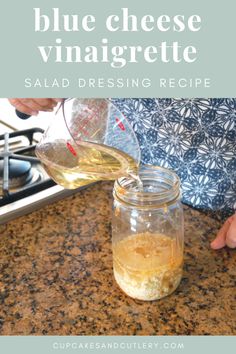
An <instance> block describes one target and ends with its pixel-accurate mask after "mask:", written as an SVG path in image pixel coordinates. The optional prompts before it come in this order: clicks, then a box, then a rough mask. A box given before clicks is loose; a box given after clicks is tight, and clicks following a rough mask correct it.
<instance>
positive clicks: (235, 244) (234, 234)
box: [226, 215, 236, 248]
mask: <svg viewBox="0 0 236 354" xmlns="http://www.w3.org/2000/svg"><path fill="white" fill-rule="evenodd" d="M226 245H227V246H228V247H230V248H236V215H234V216H233V217H232V221H231V223H230V226H229V229H228V232H227V235H226Z"/></svg>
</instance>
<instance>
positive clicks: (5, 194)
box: [0, 128, 55, 206]
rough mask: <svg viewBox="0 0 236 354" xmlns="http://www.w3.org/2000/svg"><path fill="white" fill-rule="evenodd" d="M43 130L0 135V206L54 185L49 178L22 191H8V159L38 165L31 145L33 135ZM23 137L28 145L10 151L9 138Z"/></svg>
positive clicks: (37, 129)
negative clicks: (0, 167) (0, 188)
mask: <svg viewBox="0 0 236 354" xmlns="http://www.w3.org/2000/svg"><path fill="white" fill-rule="evenodd" d="M43 132H44V131H43V129H41V128H31V129H26V130H21V131H16V132H12V133H5V134H2V135H0V141H1V140H3V141H4V147H3V151H2V152H0V162H1V160H2V165H3V168H2V176H1V175H0V178H2V197H0V206H3V205H6V204H9V203H12V202H14V201H16V200H19V199H22V198H24V197H27V196H29V195H33V194H35V193H37V192H40V191H42V190H44V189H46V188H49V187H51V186H54V185H55V182H54V181H53V180H51V179H50V178H49V177H48V178H44V179H43V180H40V181H37V182H34V183H32V184H29V185H27V186H24V187H23V188H22V190H17V191H14V192H11V191H10V188H9V161H10V159H14V160H20V161H28V162H30V163H32V165H33V166H36V165H37V164H38V165H39V164H40V160H39V159H38V158H37V157H36V156H35V145H34V144H33V140H34V134H36V133H41V134H43ZM20 136H24V137H26V138H27V139H28V142H29V145H28V146H26V147H20V148H17V149H14V150H11V149H10V146H9V140H10V139H11V138H15V137H20Z"/></svg>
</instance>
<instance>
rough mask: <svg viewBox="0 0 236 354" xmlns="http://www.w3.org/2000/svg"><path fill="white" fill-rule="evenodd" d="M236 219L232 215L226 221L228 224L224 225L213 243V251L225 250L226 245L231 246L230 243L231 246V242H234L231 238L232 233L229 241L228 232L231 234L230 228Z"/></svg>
mask: <svg viewBox="0 0 236 354" xmlns="http://www.w3.org/2000/svg"><path fill="white" fill-rule="evenodd" d="M234 217H235V216H234V215H232V216H231V217H230V218H228V219H227V220H226V222H225V223H224V225H223V226H222V227H221V229H220V231H219V232H218V234H217V236H216V238H215V239H214V241H212V243H211V248H212V249H214V250H218V249H220V248H223V247H224V246H225V245H226V244H227V246H229V245H228V243H229V244H230V242H232V236H231V235H232V232H231V233H230V238H229V239H228V232H229V229H230V226H231V223H232V221H233V218H234Z"/></svg>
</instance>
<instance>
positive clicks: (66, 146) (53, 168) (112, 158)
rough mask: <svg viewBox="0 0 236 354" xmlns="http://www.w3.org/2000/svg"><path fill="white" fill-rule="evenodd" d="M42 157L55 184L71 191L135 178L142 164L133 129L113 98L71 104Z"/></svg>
mask: <svg viewBox="0 0 236 354" xmlns="http://www.w3.org/2000/svg"><path fill="white" fill-rule="evenodd" d="M36 155H37V156H38V157H39V158H40V160H41V162H42V163H43V165H44V168H45V169H46V171H47V172H48V174H49V175H50V176H51V177H52V179H54V180H55V182H56V183H58V184H60V185H62V186H63V187H65V188H69V189H74V188H78V187H80V186H83V185H86V184H89V183H92V182H95V181H98V180H115V179H117V178H119V177H122V176H127V175H132V174H134V175H135V174H136V173H137V168H138V165H139V162H140V149H139V144H138V140H137V138H136V136H135V134H134V132H133V130H132V127H131V126H130V124H129V122H128V121H127V119H126V118H125V117H124V115H123V114H122V113H121V112H120V111H119V110H118V109H117V108H116V107H115V106H114V105H113V104H112V103H111V102H110V101H109V100H107V99H91V98H73V99H67V100H65V101H64V102H63V103H62V105H61V108H60V109H59V110H58V112H57V114H56V117H55V118H54V119H53V120H52V124H51V125H50V126H49V128H48V129H47V131H46V132H45V133H44V135H43V137H42V139H41V141H40V142H39V143H38V144H37V146H36Z"/></svg>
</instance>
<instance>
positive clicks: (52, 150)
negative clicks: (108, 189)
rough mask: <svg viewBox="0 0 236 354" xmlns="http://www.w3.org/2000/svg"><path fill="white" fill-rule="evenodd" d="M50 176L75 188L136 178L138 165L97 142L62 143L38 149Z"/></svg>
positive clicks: (119, 152) (129, 158)
mask: <svg viewBox="0 0 236 354" xmlns="http://www.w3.org/2000/svg"><path fill="white" fill-rule="evenodd" d="M36 155H37V156H38V157H39V158H40V160H41V162H42V163H43V166H44V168H45V170H46V171H47V173H48V174H49V176H50V177H51V178H52V179H53V180H54V181H55V182H56V183H58V184H59V185H61V186H63V187H65V188H68V189H75V188H78V187H80V186H83V185H86V184H89V183H92V182H96V181H98V180H115V179H117V178H119V177H123V176H130V175H134V176H135V175H137V169H138V166H137V164H136V162H135V161H134V160H133V159H132V158H131V157H130V156H129V155H127V154H125V153H124V152H122V151H120V150H118V149H115V148H111V147H108V146H106V145H100V144H96V143H88V142H79V144H78V145H76V146H75V145H69V148H68V145H66V143H65V142H64V141H63V140H56V141H55V142H53V144H45V145H44V146H43V148H42V147H40V148H38V149H36Z"/></svg>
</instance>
